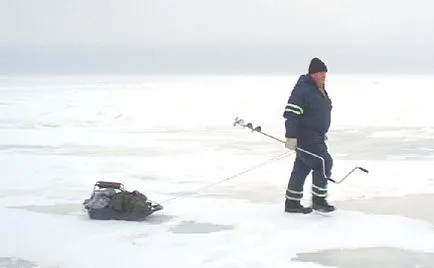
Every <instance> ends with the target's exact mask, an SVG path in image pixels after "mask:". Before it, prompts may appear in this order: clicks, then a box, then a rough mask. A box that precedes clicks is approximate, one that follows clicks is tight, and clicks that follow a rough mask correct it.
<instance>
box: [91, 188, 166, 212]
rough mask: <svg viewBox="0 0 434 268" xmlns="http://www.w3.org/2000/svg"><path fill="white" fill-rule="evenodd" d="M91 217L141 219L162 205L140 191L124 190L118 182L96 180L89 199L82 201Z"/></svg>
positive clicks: (160, 208) (161, 207) (159, 208)
mask: <svg viewBox="0 0 434 268" xmlns="http://www.w3.org/2000/svg"><path fill="white" fill-rule="evenodd" d="M83 206H84V208H85V209H86V210H87V212H88V215H89V217H90V218H91V219H95V220H126V221H141V220H144V219H145V218H146V217H148V216H149V215H151V214H152V213H154V212H156V211H158V210H162V209H163V206H162V205H160V204H158V203H155V202H153V201H151V200H149V199H148V198H147V197H146V196H145V195H144V194H142V193H141V192H139V191H137V190H134V191H132V192H129V191H126V190H125V189H124V185H123V184H122V183H119V182H111V181H97V182H96V183H95V185H94V188H93V192H92V194H91V196H90V198H89V199H85V200H84V202H83Z"/></svg>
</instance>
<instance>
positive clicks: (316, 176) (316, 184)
mask: <svg viewBox="0 0 434 268" xmlns="http://www.w3.org/2000/svg"><path fill="white" fill-rule="evenodd" d="M319 155H320V156H321V157H323V158H324V164H325V165H324V167H325V168H324V169H325V176H326V177H324V169H323V166H322V162H321V161H318V162H320V163H319V165H318V164H316V165H315V167H314V169H313V172H312V178H313V181H312V208H313V209H315V210H319V211H324V212H331V211H334V210H335V207H334V206H332V205H330V204H329V203H328V202H327V200H326V198H327V196H328V191H327V185H328V181H327V178H330V176H331V170H332V167H333V158H332V157H331V155H330V154H329V153H328V152H327V151H325V152H323V153H321V154H319Z"/></svg>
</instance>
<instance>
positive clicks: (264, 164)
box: [160, 152, 294, 204]
mask: <svg viewBox="0 0 434 268" xmlns="http://www.w3.org/2000/svg"><path fill="white" fill-rule="evenodd" d="M293 153H294V152H285V153H283V154H280V155H278V156H275V157H273V158H271V159H268V160H266V161H264V162H262V163H259V164H257V165H255V166H253V167H251V168H248V169H246V170H244V171H241V172H239V173H237V174H234V175H232V176H230V177H228V178H225V179H223V180H219V181H216V182H214V183H211V184H207V185H205V186H204V187H201V188H199V189H196V191H195V192H194V193H185V194H181V195H178V196H175V197H172V198H170V199H167V200H166V201H163V202H161V203H160V204H166V203H168V202H171V201H173V200H175V199H179V198H181V197H185V196H189V195H193V194H196V193H198V192H200V191H202V190H204V189H207V188H210V187H213V186H216V185H218V184H221V183H223V182H225V181H229V180H231V179H234V178H236V177H238V176H241V175H243V174H245V173H247V172H250V171H252V170H255V169H258V168H260V167H263V166H266V165H268V164H270V163H272V162H274V161H277V160H280V159H283V158H285V157H288V156H290V155H291V154H293Z"/></svg>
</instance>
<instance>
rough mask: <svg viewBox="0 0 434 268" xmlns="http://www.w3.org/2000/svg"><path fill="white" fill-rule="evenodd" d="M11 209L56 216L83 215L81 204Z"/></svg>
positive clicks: (30, 206) (29, 206)
mask: <svg viewBox="0 0 434 268" xmlns="http://www.w3.org/2000/svg"><path fill="white" fill-rule="evenodd" d="M9 208H16V209H24V210H27V211H32V212H38V213H48V214H55V215H78V214H83V209H82V206H81V204H57V205H45V206H44V205H39V206H38V205H28V206H9Z"/></svg>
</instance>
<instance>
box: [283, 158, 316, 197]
mask: <svg viewBox="0 0 434 268" xmlns="http://www.w3.org/2000/svg"><path fill="white" fill-rule="evenodd" d="M310 171H311V169H310V167H309V166H307V165H306V164H305V163H304V162H303V161H302V160H301V159H300V158H299V157H298V154H297V156H296V157H295V161H294V166H293V169H292V172H291V177H290V178H289V182H288V188H287V190H286V199H289V200H301V199H302V198H303V185H304V182H305V180H306V177H307V175H309V172H310Z"/></svg>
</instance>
